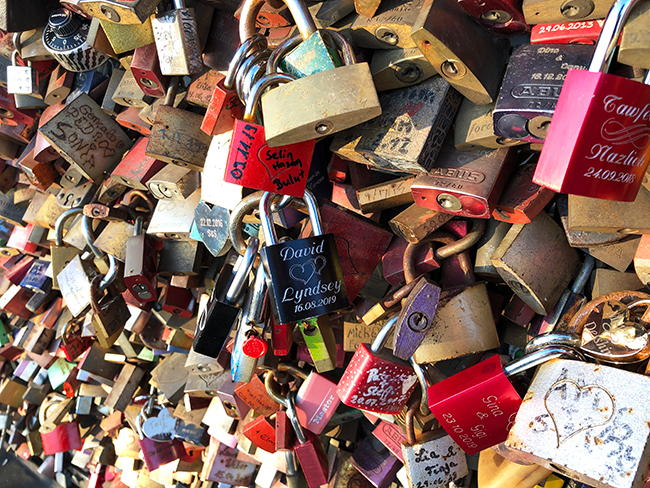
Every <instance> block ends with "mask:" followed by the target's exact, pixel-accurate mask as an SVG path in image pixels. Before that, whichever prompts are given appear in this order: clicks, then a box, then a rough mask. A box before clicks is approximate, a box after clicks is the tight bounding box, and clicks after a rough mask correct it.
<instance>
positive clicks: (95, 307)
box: [90, 276, 130, 348]
mask: <svg viewBox="0 0 650 488" xmlns="http://www.w3.org/2000/svg"><path fill="white" fill-rule="evenodd" d="M103 281H104V277H102V276H95V278H93V281H92V282H91V284H90V305H91V308H92V311H93V316H92V324H93V327H94V328H95V333H96V337H97V342H99V344H100V346H102V347H103V348H109V347H111V346H112V345H113V344H114V343H115V341H116V340H117V338H118V337H119V335H120V334H121V333H122V330H123V329H124V324H125V323H126V321H127V320H128V319H129V317H130V313H129V311H128V309H127V307H126V302H125V301H124V298H123V297H122V295H116V296H111V294H110V292H109V295H107V296H105V297H100V296H98V295H100V292H101V291H102V290H101V289H100V283H102V282H103Z"/></svg>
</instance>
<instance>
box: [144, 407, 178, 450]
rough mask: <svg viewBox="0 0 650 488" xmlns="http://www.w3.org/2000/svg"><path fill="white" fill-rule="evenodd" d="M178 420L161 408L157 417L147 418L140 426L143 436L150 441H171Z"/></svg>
mask: <svg viewBox="0 0 650 488" xmlns="http://www.w3.org/2000/svg"><path fill="white" fill-rule="evenodd" d="M177 424H178V419H176V418H174V417H172V416H171V415H170V414H169V410H167V409H166V408H163V409H162V410H161V411H160V412H159V413H158V416H157V417H149V418H148V419H147V420H145V422H144V424H143V425H142V432H143V434H144V435H145V436H146V437H148V438H149V439H151V440H154V441H158V442H165V441H171V440H172V439H173V438H174V434H175V433H176V425H177Z"/></svg>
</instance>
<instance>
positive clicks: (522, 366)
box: [427, 346, 581, 455]
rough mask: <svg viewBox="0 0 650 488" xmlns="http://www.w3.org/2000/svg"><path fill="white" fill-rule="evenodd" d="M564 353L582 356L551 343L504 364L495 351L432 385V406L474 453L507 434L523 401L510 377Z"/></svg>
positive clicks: (451, 432) (429, 393)
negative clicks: (489, 356)
mask: <svg viewBox="0 0 650 488" xmlns="http://www.w3.org/2000/svg"><path fill="white" fill-rule="evenodd" d="M563 356H569V357H575V358H578V359H579V358H580V357H581V355H580V354H579V353H577V352H576V351H575V350H574V349H572V348H569V347H566V346H552V347H551V346H549V347H547V348H543V349H538V350H537V351H534V352H533V353H531V354H528V355H524V356H522V357H521V358H519V359H517V360H515V361H514V362H512V363H510V364H509V365H508V366H506V367H503V366H502V364H501V359H500V358H499V356H498V355H494V356H492V357H491V358H489V359H486V360H485V361H481V362H480V363H478V364H475V365H474V366H471V367H469V368H467V369H465V370H463V371H461V372H460V373H456V374H455V375H453V376H451V377H449V378H447V379H446V380H443V381H440V382H438V383H436V384H435V385H433V386H430V387H429V388H428V391H427V396H428V400H429V408H430V409H431V412H433V414H434V415H435V416H436V418H437V419H438V421H439V422H440V425H442V427H443V428H444V429H445V430H446V431H447V433H448V434H449V435H450V436H451V438H452V439H454V440H455V441H456V443H457V444H458V445H459V446H460V447H461V448H462V449H463V450H464V451H465V452H466V453H467V454H469V455H472V454H474V453H477V452H479V451H482V450H483V449H487V448H488V447H491V446H494V445H496V444H499V443H500V442H503V441H504V440H506V438H507V437H508V431H509V430H510V428H511V427H512V423H513V422H514V419H515V416H516V415H517V410H518V409H519V406H520V405H521V397H520V396H519V393H517V390H516V389H515V388H514V387H513V385H512V384H511V383H510V380H509V379H508V377H509V376H512V375H515V374H517V373H520V372H522V371H525V370H527V369H529V368H532V367H535V366H538V365H539V364H541V363H544V362H546V361H549V360H551V359H554V358H558V357H563Z"/></svg>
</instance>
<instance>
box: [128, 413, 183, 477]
mask: <svg viewBox="0 0 650 488" xmlns="http://www.w3.org/2000/svg"><path fill="white" fill-rule="evenodd" d="M142 407H143V412H144V411H145V407H147V403H145V404H143V406H142ZM150 408H151V407H150ZM142 417H143V416H142V412H141V415H138V417H137V420H136V422H135V425H136V428H137V430H138V435H139V436H140V450H141V451H142V457H143V459H144V463H145V465H146V467H147V470H148V471H154V470H156V469H158V468H159V467H160V466H162V465H163V464H167V463H170V462H172V461H175V460H176V459H179V458H181V457H184V456H185V455H186V451H185V447H184V446H183V443H182V442H181V441H179V440H177V439H173V440H170V441H166V442H157V441H155V440H153V439H151V438H149V437H146V436H145V435H144V433H143V431H142V421H141V418H142Z"/></svg>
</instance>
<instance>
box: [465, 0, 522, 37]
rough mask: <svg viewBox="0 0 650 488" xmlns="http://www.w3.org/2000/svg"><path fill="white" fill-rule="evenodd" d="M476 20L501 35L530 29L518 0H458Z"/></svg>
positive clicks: (509, 34) (520, 32)
mask: <svg viewBox="0 0 650 488" xmlns="http://www.w3.org/2000/svg"><path fill="white" fill-rule="evenodd" d="M458 3H459V4H460V6H461V7H463V9H464V10H465V12H467V13H468V15H470V16H471V17H472V18H474V20H476V22H478V23H479V24H481V25H482V26H483V27H485V28H486V29H487V30H489V31H490V32H493V33H494V34H497V35H501V36H517V35H520V34H524V33H526V32H528V31H529V30H530V26H529V25H528V24H527V23H526V20H525V19H524V14H523V13H522V12H521V1H520V0H458Z"/></svg>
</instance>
